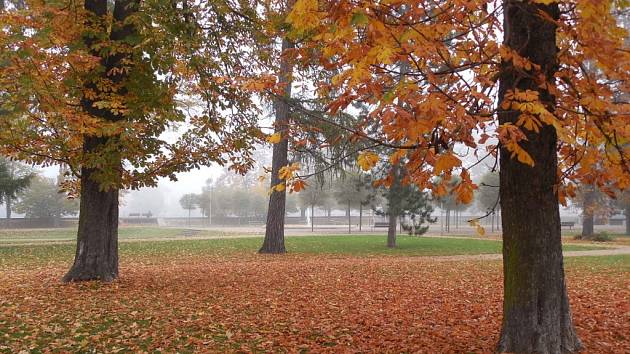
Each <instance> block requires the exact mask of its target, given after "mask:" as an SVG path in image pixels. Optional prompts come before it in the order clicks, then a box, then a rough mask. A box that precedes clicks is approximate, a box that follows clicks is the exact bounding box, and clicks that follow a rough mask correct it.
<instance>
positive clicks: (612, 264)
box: [564, 254, 630, 272]
mask: <svg viewBox="0 0 630 354" xmlns="http://www.w3.org/2000/svg"><path fill="white" fill-rule="evenodd" d="M564 263H565V265H566V267H567V268H581V269H588V270H592V271H601V270H605V269H608V270H610V269H614V270H616V271H620V272H630V254H623V255H614V256H597V257H567V258H565V259H564Z"/></svg>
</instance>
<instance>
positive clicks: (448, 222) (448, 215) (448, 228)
mask: <svg viewBox="0 0 630 354" xmlns="http://www.w3.org/2000/svg"><path fill="white" fill-rule="evenodd" d="M446 232H447V233H450V232H451V209H446Z"/></svg>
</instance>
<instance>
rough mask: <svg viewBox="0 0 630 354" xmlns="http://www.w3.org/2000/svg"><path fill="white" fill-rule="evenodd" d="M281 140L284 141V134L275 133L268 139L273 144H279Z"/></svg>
mask: <svg viewBox="0 0 630 354" xmlns="http://www.w3.org/2000/svg"><path fill="white" fill-rule="evenodd" d="M280 140H282V134H280V133H274V134H271V135H269V136H268V137H267V142H268V143H271V144H277V143H279V142H280Z"/></svg>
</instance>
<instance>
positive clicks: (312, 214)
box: [311, 205, 315, 232]
mask: <svg viewBox="0 0 630 354" xmlns="http://www.w3.org/2000/svg"><path fill="white" fill-rule="evenodd" d="M311 232H315V205H311Z"/></svg>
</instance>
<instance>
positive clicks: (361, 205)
mask: <svg viewBox="0 0 630 354" xmlns="http://www.w3.org/2000/svg"><path fill="white" fill-rule="evenodd" d="M361 226H363V204H361V203H359V232H360V231H361Z"/></svg>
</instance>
